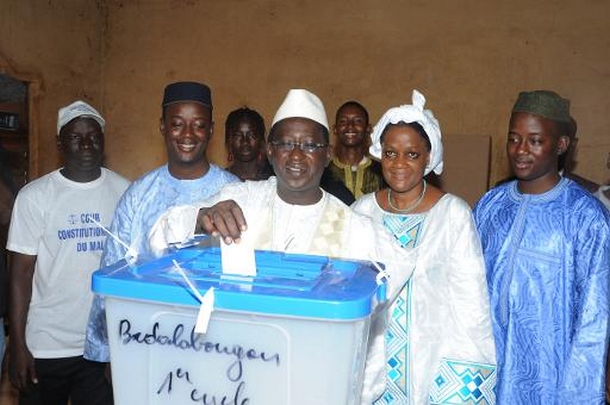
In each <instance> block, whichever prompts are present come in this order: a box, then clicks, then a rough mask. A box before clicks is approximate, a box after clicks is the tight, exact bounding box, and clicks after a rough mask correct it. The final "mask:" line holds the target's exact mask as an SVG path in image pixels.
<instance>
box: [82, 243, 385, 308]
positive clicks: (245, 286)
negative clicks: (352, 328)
mask: <svg viewBox="0 0 610 405" xmlns="http://www.w3.org/2000/svg"><path fill="white" fill-rule="evenodd" d="M220 257H221V255H220V248H217V247H207V248H201V247H191V248H185V249H180V250H177V251H173V252H171V253H168V254H166V255H165V256H162V257H160V258H158V259H154V260H149V261H143V262H137V263H135V264H128V263H127V262H126V261H124V260H122V261H120V262H118V263H116V264H114V265H112V266H109V267H105V268H102V269H100V270H97V271H95V272H94V273H93V276H92V290H93V292H94V293H96V294H99V295H102V296H107V297H116V298H122V299H131V300H141V301H147V302H151V301H152V302H159V303H166V304H177V305H191V306H198V305H199V304H200V303H199V300H198V299H197V298H196V296H195V295H194V293H193V291H192V290H191V289H190V288H189V287H188V285H187V283H186V281H185V280H184V278H183V276H182V275H181V274H180V272H179V271H178V270H177V269H176V268H175V266H174V264H173V261H176V262H177V263H178V264H179V266H180V267H181V268H182V269H183V270H184V272H185V273H186V275H187V276H188V279H189V280H190V281H191V283H192V284H193V285H194V286H195V288H197V290H198V291H199V292H200V293H201V295H203V294H205V292H206V291H207V290H208V289H209V288H210V287H214V309H215V310H219V309H221V310H228V311H246V312H252V313H261V314H275V315H285V316H299V317H311V318H324V319H336V320H342V319H343V320H348V319H357V318H363V317H366V316H368V315H369V314H370V313H371V311H372V310H373V308H374V307H375V305H376V304H377V303H378V302H379V301H382V300H384V299H385V297H384V294H383V293H382V292H383V291H384V289H383V285H382V286H381V288H380V287H379V286H378V284H377V281H376V276H377V271H376V270H375V269H373V268H372V267H371V266H369V264H368V263H367V262H362V261H349V260H340V259H335V258H329V257H325V256H313V255H300V254H287V253H282V252H273V251H255V257H256V267H257V275H256V276H254V277H248V276H236V275H228V274H223V273H222V267H221V259H220Z"/></svg>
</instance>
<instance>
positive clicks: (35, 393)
mask: <svg viewBox="0 0 610 405" xmlns="http://www.w3.org/2000/svg"><path fill="white" fill-rule="evenodd" d="M35 365H36V373H37V375H38V384H36V385H34V386H33V387H32V389H30V390H28V391H27V392H21V393H20V394H19V405H67V404H68V400H70V401H71V402H70V403H71V405H112V404H113V399H112V386H111V385H110V383H109V382H108V381H107V380H106V378H105V376H104V372H105V369H106V363H97V362H94V361H88V360H85V359H84V358H83V357H82V356H79V357H68V358H62V359H36V360H35Z"/></svg>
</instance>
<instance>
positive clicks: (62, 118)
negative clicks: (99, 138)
mask: <svg viewBox="0 0 610 405" xmlns="http://www.w3.org/2000/svg"><path fill="white" fill-rule="evenodd" d="M79 117H85V118H93V119H94V120H96V121H97V123H98V124H100V127H101V128H102V132H104V126H105V125H106V121H105V120H104V118H102V115H101V114H100V113H99V112H98V111H97V110H96V109H95V108H93V107H91V106H90V105H89V104H87V103H85V102H84V101H81V100H77V101H75V102H73V103H72V104H70V105H68V106H65V107H63V108H60V109H59V112H58V113H57V135H59V132H60V131H61V128H62V127H63V126H64V125H66V124H67V123H68V122H70V121H72V120H73V119H74V118H79Z"/></svg>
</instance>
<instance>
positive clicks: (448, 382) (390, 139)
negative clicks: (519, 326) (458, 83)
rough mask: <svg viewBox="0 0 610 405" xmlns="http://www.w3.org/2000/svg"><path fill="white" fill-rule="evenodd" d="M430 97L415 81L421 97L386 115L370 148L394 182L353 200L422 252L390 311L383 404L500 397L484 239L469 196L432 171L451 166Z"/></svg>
mask: <svg viewBox="0 0 610 405" xmlns="http://www.w3.org/2000/svg"><path fill="white" fill-rule="evenodd" d="M425 101H426V100H425V98H424V96H423V95H422V94H421V93H419V92H418V91H417V90H413V97H412V104H411V105H403V106H400V107H395V108H391V109H390V110H388V111H387V112H386V113H385V114H384V115H383V116H382V118H381V119H380V121H379V123H378V124H377V125H376V126H375V129H374V131H373V133H372V134H371V139H372V146H371V148H370V153H371V155H372V156H373V157H375V158H377V159H379V160H380V161H381V165H382V169H383V175H384V178H385V181H386V183H387V184H388V187H387V188H385V189H382V190H380V191H377V192H376V193H371V194H367V195H364V196H362V197H361V198H360V199H358V200H357V201H356V202H355V203H354V205H352V208H353V209H354V210H355V211H357V212H360V213H363V214H366V215H368V216H370V217H372V218H373V219H374V220H375V221H377V222H378V223H381V224H383V226H384V227H385V229H386V230H387V231H388V232H389V233H391V234H392V235H393V236H394V241H395V247H396V249H407V250H409V249H413V253H415V254H416V256H417V264H416V267H415V271H414V272H413V276H412V277H411V278H410V279H409V280H408V281H407V282H406V283H405V284H404V286H403V288H402V290H401V292H400V294H399V295H398V297H397V299H396V300H395V301H394V302H393V304H392V307H391V309H390V311H389V316H390V319H389V320H388V328H387V332H386V360H387V365H386V369H387V377H386V381H387V385H386V390H385V392H384V393H383V394H382V395H381V396H380V397H379V398H378V399H377V400H376V401H375V402H374V403H375V404H428V403H432V404H440V403H484V404H490V403H495V396H494V387H495V380H496V358H495V347H494V340H493V334H492V327H491V318H490V311H489V298H488V293H487V284H486V279H485V264H484V261H483V255H482V251H481V245H480V241H479V238H478V234H477V232H476V229H475V225H474V221H473V218H472V214H471V211H470V207H469V206H468V204H467V203H466V202H464V201H463V200H462V199H460V198H459V197H456V196H455V195H452V194H449V193H444V192H443V191H441V190H440V189H438V188H436V187H434V186H432V185H430V184H428V183H426V180H425V179H424V176H426V175H427V174H428V173H430V172H432V171H434V172H435V173H436V174H440V173H441V172H442V169H443V147H442V143H441V131H440V126H439V123H438V121H437V120H436V118H435V117H434V115H433V114H432V112H431V111H430V110H426V109H424V104H425ZM405 271H410V269H405ZM470 401H472V402H470Z"/></svg>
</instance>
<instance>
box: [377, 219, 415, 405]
mask: <svg viewBox="0 0 610 405" xmlns="http://www.w3.org/2000/svg"><path fill="white" fill-rule="evenodd" d="M425 219H426V216H425V214H414V215H384V216H383V226H384V227H385V228H386V229H387V230H388V231H389V232H390V234H391V235H392V236H393V237H394V239H395V240H396V241H397V242H398V244H399V245H400V247H402V248H403V249H413V248H414V247H415V246H417V243H418V237H419V235H421V230H422V228H423V226H424V222H425ZM410 289H411V280H409V281H408V282H407V283H406V284H405V286H404V287H403V289H402V290H401V291H400V293H399V294H398V297H397V298H396V300H395V301H394V302H393V303H392V306H391V308H390V322H389V325H388V328H387V331H386V351H387V365H386V368H387V371H388V374H387V386H386V390H385V392H384V394H383V396H382V397H381V398H380V399H378V400H377V401H375V405H380V404H408V402H409V397H410V393H409V374H410V373H411V371H410V370H409V364H411V362H410V361H409V349H410V347H411V345H410V344H409V325H410V320H411V311H412V309H411V306H412V300H411V294H410Z"/></svg>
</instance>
